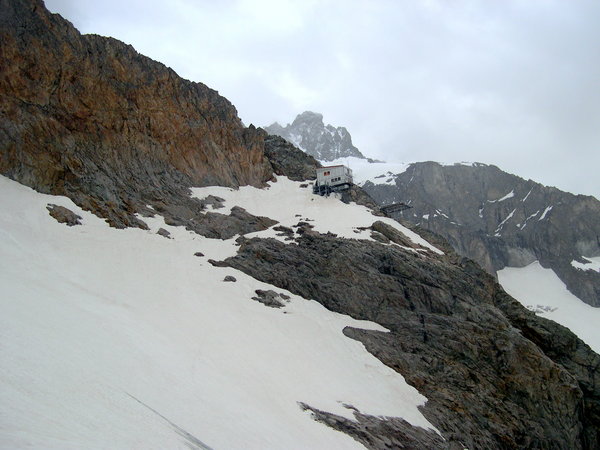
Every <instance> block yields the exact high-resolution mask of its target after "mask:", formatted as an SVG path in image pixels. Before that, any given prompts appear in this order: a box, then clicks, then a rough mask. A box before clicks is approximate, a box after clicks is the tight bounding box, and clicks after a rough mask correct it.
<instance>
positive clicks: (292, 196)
mask: <svg viewBox="0 0 600 450" xmlns="http://www.w3.org/2000/svg"><path fill="white" fill-rule="evenodd" d="M301 184H302V183H298V182H295V181H290V180H289V179H288V178H286V177H278V178H277V181H276V182H274V183H269V186H268V188H266V189H258V188H255V187H252V186H242V187H240V188H239V189H237V190H236V189H231V188H226V187H219V186H214V187H204V188H193V189H192V191H193V195H194V196H196V197H198V198H205V197H207V196H209V195H216V196H218V197H221V198H223V199H225V201H226V203H225V206H226V208H224V209H218V210H217V212H223V213H225V214H228V213H229V211H230V210H231V208H232V207H233V206H236V205H238V206H242V207H243V208H245V209H246V210H247V211H248V212H249V213H251V214H254V215H255V216H267V217H270V218H271V219H274V220H277V221H278V222H279V223H280V224H281V225H284V226H287V227H291V226H293V225H295V224H297V223H298V221H299V220H308V221H309V222H310V224H311V225H313V226H314V230H315V231H318V232H319V233H327V232H331V233H335V234H337V235H338V236H339V237H343V238H348V239H369V240H373V239H372V238H371V231H370V230H365V229H363V230H361V229H360V228H364V227H369V226H371V225H372V224H373V222H375V221H376V220H379V221H382V222H385V223H387V224H389V225H391V226H392V227H394V228H396V229H397V230H399V231H400V232H402V233H403V234H404V235H405V236H406V237H408V238H409V239H410V240H411V241H412V242H414V243H415V244H419V245H422V246H423V247H426V248H428V249H430V250H431V251H433V252H434V253H437V254H443V252H442V251H441V250H439V249H438V248H436V247H434V246H433V245H432V244H430V243H429V242H427V241H426V240H425V239H423V238H422V237H421V236H419V235H418V234H417V233H415V232H413V231H411V230H409V229H408V228H406V227H404V226H402V225H400V224H399V223H398V222H396V221H395V220H393V219H390V218H387V217H375V216H373V214H371V211H370V210H369V209H367V208H366V207H364V206H359V205H356V204H352V205H346V204H345V203H342V202H341V201H340V200H339V194H332V195H331V196H329V197H321V196H319V195H314V194H312V189H311V187H310V186H307V187H305V188H301V187H300V185H301ZM247 236H248V237H252V236H260V237H277V233H276V232H275V231H274V230H272V229H269V230H267V231H262V232H257V233H252V234H249V235H247ZM283 242H286V241H283Z"/></svg>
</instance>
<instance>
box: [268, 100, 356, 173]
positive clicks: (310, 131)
mask: <svg viewBox="0 0 600 450" xmlns="http://www.w3.org/2000/svg"><path fill="white" fill-rule="evenodd" d="M264 128H265V130H266V131H267V132H268V133H269V134H274V135H277V136H281V137H283V138H284V139H285V140H287V141H288V142H290V143H292V144H294V145H295V146H296V147H298V148H300V149H301V150H304V151H305V152H306V153H308V154H309V155H311V156H313V157H314V158H315V159H317V160H319V161H333V160H335V159H339V158H346V157H349V156H352V157H355V158H361V159H366V158H365V157H364V156H363V154H362V153H361V152H360V151H359V150H358V149H357V148H356V147H355V146H354V145H353V144H352V137H351V136H350V133H349V132H348V130H347V129H346V128H344V127H334V126H332V125H325V124H324V123H323V115H322V114H319V113H314V112H311V111H305V112H303V113H302V114H298V116H296V118H295V119H294V121H293V122H292V123H291V124H288V125H286V126H285V127H283V126H281V125H280V124H279V123H277V122H275V123H273V124H271V125H269V126H267V127H264Z"/></svg>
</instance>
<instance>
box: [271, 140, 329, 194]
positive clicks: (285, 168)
mask: <svg viewBox="0 0 600 450" xmlns="http://www.w3.org/2000/svg"><path fill="white" fill-rule="evenodd" d="M265 156H266V157H267V158H268V159H269V162H270V163H271V165H272V166H273V170H274V171H275V173H276V174H277V175H285V176H287V177H288V178H289V179H290V180H293V181H305V180H314V179H315V178H316V177H317V172H316V170H315V169H316V168H317V167H321V164H319V162H318V161H317V160H316V159H315V158H313V157H312V156H310V155H308V154H306V153H304V152H303V151H302V150H299V149H298V148H296V147H294V145H292V144H290V143H289V142H288V141H286V140H285V139H283V138H282V137H279V136H266V137H265ZM302 186H303V187H307V186H308V185H306V184H303V185H301V187H302Z"/></svg>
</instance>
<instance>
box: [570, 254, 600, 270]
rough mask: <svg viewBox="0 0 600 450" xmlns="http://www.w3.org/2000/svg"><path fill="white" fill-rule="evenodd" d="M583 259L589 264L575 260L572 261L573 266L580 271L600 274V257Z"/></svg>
mask: <svg viewBox="0 0 600 450" xmlns="http://www.w3.org/2000/svg"><path fill="white" fill-rule="evenodd" d="M582 258H583V259H585V260H586V261H587V262H586V263H580V262H579V261H575V260H573V261H571V265H572V266H573V267H575V268H576V269H579V270H593V271H594V272H600V256H596V257H594V258H586V257H585V256H582Z"/></svg>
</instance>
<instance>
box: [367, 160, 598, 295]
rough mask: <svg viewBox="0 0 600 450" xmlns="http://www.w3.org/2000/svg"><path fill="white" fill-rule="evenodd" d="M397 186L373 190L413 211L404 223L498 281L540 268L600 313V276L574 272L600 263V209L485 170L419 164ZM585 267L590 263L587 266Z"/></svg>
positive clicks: (581, 198)
mask: <svg viewBox="0 0 600 450" xmlns="http://www.w3.org/2000/svg"><path fill="white" fill-rule="evenodd" d="M393 179H394V180H395V183H394V184H389V185H388V184H374V183H372V182H366V183H365V184H364V186H363V188H364V189H365V190H366V191H367V192H368V193H369V194H370V195H371V196H372V197H373V198H374V199H375V200H376V201H377V202H378V203H380V204H389V203H395V202H404V203H408V204H409V205H410V206H411V207H412V208H411V209H408V210H405V211H403V212H401V213H400V216H399V217H401V218H402V219H404V220H407V221H410V222H412V223H414V224H418V225H419V226H420V227H422V228H426V229H428V230H431V231H433V232H435V233H438V234H440V235H442V236H443V237H445V238H446V239H448V241H449V242H450V243H451V244H452V246H453V247H454V248H455V249H456V250H457V251H458V252H459V253H460V254H462V255H465V256H468V257H469V258H472V259H473V260H474V261H476V262H478V263H479V264H480V265H481V266H482V267H483V268H485V269H486V270H487V271H488V272H489V273H491V274H494V275H495V273H496V271H497V270H500V269H502V268H504V267H507V266H511V267H522V266H524V265H527V264H529V263H531V262H533V261H535V260H539V261H540V263H541V264H542V266H544V267H546V268H551V269H553V270H554V271H555V272H556V274H557V275H558V276H559V277H560V278H561V279H562V280H563V281H564V282H565V284H566V285H567V287H568V289H569V290H570V291H571V292H572V293H573V294H575V295H577V296H578V297H579V298H581V299H582V300H583V301H585V302H587V303H589V304H590V305H593V306H600V273H594V272H593V271H582V270H578V269H576V268H574V267H573V266H572V265H571V261H573V260H581V257H582V256H588V257H590V256H599V255H600V202H599V201H598V200H596V199H595V198H594V197H590V196H584V195H573V194H569V193H567V192H562V191H560V190H558V189H556V188H553V187H546V186H542V185H541V184H539V183H535V182H533V181H531V180H524V179H522V178H519V177H517V176H514V175H511V174H508V173H506V172H503V171H501V170H500V169H498V168H497V167H495V166H488V165H485V164H473V165H464V164H456V165H453V166H442V165H440V164H437V163H434V162H425V163H416V164H412V165H411V166H410V167H409V168H408V169H407V170H406V172H404V173H401V174H397V175H395V176H394V177H393ZM582 262H583V261H582Z"/></svg>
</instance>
